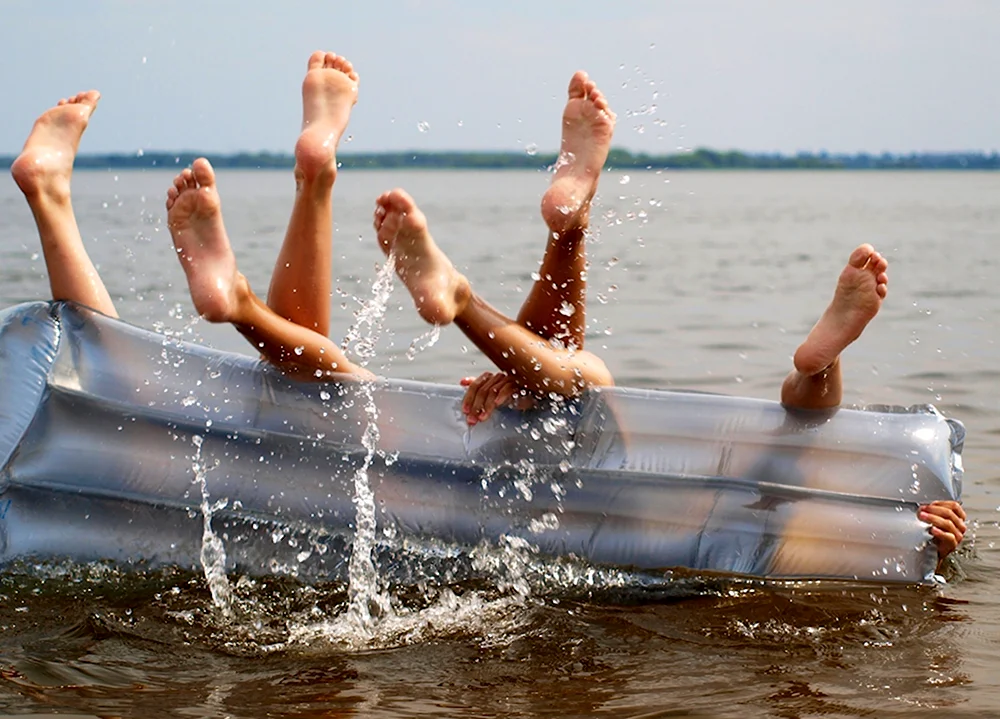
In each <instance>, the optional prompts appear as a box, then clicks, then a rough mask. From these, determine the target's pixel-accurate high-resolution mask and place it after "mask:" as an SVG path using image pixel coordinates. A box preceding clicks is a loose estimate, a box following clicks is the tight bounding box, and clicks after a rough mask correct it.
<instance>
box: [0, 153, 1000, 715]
mask: <svg viewBox="0 0 1000 719" xmlns="http://www.w3.org/2000/svg"><path fill="white" fill-rule="evenodd" d="M169 179H170V175H169V174H168V173H166V172H147V173H132V172H129V173H126V172H119V173H114V172H108V173H99V172H92V173H78V175H77V176H76V178H75V179H74V196H75V206H76V211H77V217H78V220H79V222H80V225H81V228H82V230H83V235H84V237H85V239H86V241H87V244H88V249H89V250H90V251H91V253H92V255H93V257H94V259H95V261H96V262H97V263H98V264H99V265H100V269H101V273H102V275H103V276H104V278H105V280H106V282H107V284H108V286H109V289H110V290H111V293H112V296H113V297H115V299H116V302H117V304H118V308H119V311H120V313H121V314H122V316H123V317H124V318H126V319H128V320H130V321H132V322H135V323H136V324H141V325H145V326H149V327H157V328H160V329H161V330H164V331H166V330H169V331H173V332H181V333H183V334H184V335H185V336H187V337H189V338H191V339H194V340H197V341H204V342H207V343H210V344H212V345H214V346H216V347H219V348H222V349H228V350H233V351H240V352H245V351H247V347H246V346H245V345H244V343H243V340H242V339H241V338H240V337H239V336H238V335H237V334H236V333H235V332H234V331H232V330H231V329H229V328H224V327H213V326H208V325H206V324H205V323H204V322H199V321H196V320H195V319H194V318H193V317H192V316H191V310H190V304H189V301H188V299H187V296H186V291H185V285H184V280H183V275H182V273H181V270H180V268H179V266H178V265H177V262H176V259H175V258H174V257H173V252H172V250H171V247H170V241H169V237H168V234H167V231H166V227H165V225H164V217H163V215H164V213H163V211H162V197H163V192H164V190H165V188H166V186H167V183H168V182H169ZM547 180H548V178H547V176H546V175H545V174H544V173H519V172H507V173H473V172H433V173H416V172H392V173H383V172H352V173H343V174H342V175H341V177H340V179H339V180H338V185H337V189H336V198H335V200H336V207H335V212H336V224H337V231H336V235H335V267H334V277H335V287H336V296H335V297H334V321H333V324H334V328H333V335H334V336H335V337H342V336H343V335H344V333H345V332H346V331H347V329H348V327H349V326H350V325H351V324H352V323H353V320H354V313H355V312H357V311H358V309H359V308H360V301H361V300H363V299H365V298H367V297H368V296H370V288H371V283H372V281H373V279H374V276H375V270H376V264H377V263H379V262H380V261H381V259H382V258H381V255H380V253H379V252H378V249H377V247H376V245H375V242H374V237H373V233H372V231H371V229H370V217H371V210H372V200H373V198H374V197H375V196H376V194H378V192H381V191H382V190H384V189H387V188H389V187H392V186H394V185H400V186H403V187H406V188H407V189H408V190H410V192H411V193H412V194H413V195H414V196H415V197H416V198H417V200H418V201H419V202H420V203H421V205H422V207H423V209H424V211H425V212H426V214H427V215H428V218H429V219H430V222H431V227H432V230H433V232H434V234H435V236H436V238H437V240H438V242H439V244H440V245H441V246H442V248H443V249H444V250H445V251H446V252H447V253H449V255H450V256H451V257H452V259H453V261H454V262H455V264H456V265H458V266H459V267H460V269H461V270H462V271H463V272H465V273H466V274H467V275H468V276H469V277H470V279H471V280H472V282H473V283H474V285H475V286H476V287H477V289H478V290H479V291H480V292H481V293H482V294H483V295H484V296H485V297H487V298H489V299H490V300H491V301H493V302H495V303H496V304H497V305H498V306H499V307H500V308H501V309H504V310H505V311H508V312H510V313H514V312H516V310H517V307H518V304H519V302H520V298H521V297H522V296H523V293H524V290H525V289H526V288H527V287H528V285H529V284H530V282H531V273H532V272H533V271H534V270H535V269H536V268H537V260H538V258H539V257H540V254H541V249H542V245H543V242H544V239H545V232H544V228H543V227H542V225H541V223H540V220H539V219H538V210H537V207H538V198H539V196H540V194H541V192H542V191H543V190H544V188H545V186H546V183H547ZM220 187H221V193H222V198H223V206H224V211H225V214H226V219H227V224H228V227H229V233H230V236H231V238H232V239H233V242H234V245H235V246H236V251H237V256H238V258H239V260H240V263H241V267H242V269H243V271H244V272H245V273H246V274H247V276H248V277H249V278H250V280H251V283H252V285H253V286H254V287H255V288H256V289H257V290H258V291H259V292H261V293H263V292H264V291H266V288H267V283H268V277H269V274H270V269H271V266H272V265H273V262H274V257H275V255H276V252H277V248H278V246H279V245H280V242H281V239H282V236H283V230H284V225H285V222H286V221H287V215H288V210H289V207H290V203H291V197H292V191H293V185H292V182H291V178H290V176H289V175H288V174H286V173H280V172H274V173H271V172H229V173H222V174H221V175H220ZM0 218H2V222H0V280H2V281H0V303H2V305H4V306H6V305H9V304H12V303H15V302H19V301H23V300H29V299H37V298H41V297H45V296H46V294H47V291H48V290H47V284H46V281H45V274H44V266H43V263H42V260H41V258H40V248H39V247H38V243H37V239H36V234H35V230H34V228H33V224H32V221H31V216H30V213H29V212H28V210H27V208H26V206H25V205H24V202H23V200H22V199H21V197H20V196H19V194H18V193H17V189H16V187H14V185H13V183H11V182H0ZM594 229H595V232H596V237H595V238H594V240H593V241H592V243H591V246H590V247H591V262H592V267H591V270H590V272H589V282H590V306H589V307H588V318H589V326H590V332H589V337H588V343H589V348H590V349H593V350H596V351H598V352H599V353H600V354H602V355H603V356H604V357H605V359H606V360H607V362H608V365H609V366H610V368H611V369H612V371H613V372H614V373H615V374H616V377H617V380H618V382H619V383H620V384H622V385H631V386H644V387H667V388H687V389H698V390H709V391H715V392H725V393H732V394H743V395H750V396H755V397H764V398H776V396H777V392H778V387H779V385H780V382H781V379H782V378H783V377H784V374H785V373H786V371H787V369H788V367H789V365H790V359H789V358H790V355H791V353H792V352H793V351H794V349H795V347H796V345H797V343H798V341H799V340H800V339H801V338H802V337H803V336H804V335H805V333H806V332H807V331H808V329H809V328H810V326H811V325H812V322H813V321H814V320H815V319H816V317H817V316H818V314H819V312H820V311H821V310H822V309H823V307H824V306H825V304H826V302H827V301H828V300H829V297H830V295H831V293H832V288H833V283H834V280H835V278H836V275H837V273H838V272H839V270H840V268H841V267H842V265H843V264H844V262H845V261H846V258H847V256H848V254H849V253H850V251H851V249H852V248H853V247H854V246H855V245H856V244H858V243H859V242H863V241H867V242H872V243H873V244H875V245H876V246H877V247H878V248H879V249H880V250H881V251H882V252H883V253H884V254H886V255H887V256H888V258H889V260H890V262H891V266H890V292H889V297H888V299H887V301H886V303H885V305H884V307H883V310H882V313H881V315H880V317H879V318H878V319H877V320H876V321H875V323H874V324H873V325H872V326H871V327H870V329H869V330H868V332H867V333H866V334H865V336H864V337H863V338H862V339H861V341H859V342H858V343H857V344H856V345H855V346H854V347H852V348H851V349H850V350H849V352H848V354H847V355H845V377H846V383H847V391H846V396H847V401H849V402H858V403H863V402H880V403H881V402H889V403H895V404H918V403H928V402H930V403H933V404H935V405H937V406H938V407H939V408H940V409H941V410H942V411H944V412H945V413H946V414H948V415H950V416H953V417H956V418H958V419H961V420H962V421H963V422H965V424H966V426H967V428H968V430H969V436H968V441H967V444H966V448H965V463H966V470H967V472H966V478H965V496H964V501H965V504H966V508H967V510H968V512H969V514H970V516H971V518H972V519H973V520H974V523H973V524H974V529H973V530H972V531H971V532H970V535H969V537H968V540H967V543H966V546H965V547H964V548H963V550H962V551H961V554H960V556H959V557H958V559H957V561H956V562H955V564H954V566H953V567H952V576H951V581H950V583H949V584H948V585H947V586H945V587H943V588H941V589H927V588H920V589H916V588H905V587H903V588H901V587H890V588H883V587H880V586H868V585H852V584H837V583H804V584H794V585H784V586H779V587H775V586H765V585H762V584H758V583H754V582H727V581H723V580H718V579H710V578H698V577H689V576H681V575H678V576H673V577H668V578H666V579H665V580H664V581H662V582H658V583H656V584H655V585H649V584H644V583H642V582H639V581H638V580H636V581H631V580H630V578H629V577H626V576H621V575H617V574H615V573H608V574H607V576H575V575H572V572H571V571H570V570H569V569H567V568H566V567H555V566H544V565H539V566H533V565H531V563H530V562H529V563H528V564H527V565H525V566H521V567H520V568H519V569H518V570H517V572H515V574H516V577H514V579H515V580H516V581H506V580H505V577H504V576H500V575H502V573H503V571H507V572H510V571H511V569H510V566H511V562H512V558H513V559H517V560H518V561H522V560H523V558H524V556H523V553H517V552H515V553H514V554H513V555H511V556H504V555H502V554H501V555H498V556H495V557H492V561H496V562H497V566H498V570H497V571H498V573H499V574H498V576H499V579H500V580H501V581H498V582H497V583H495V584H492V585H490V586H479V585H468V584H457V585H448V584H446V583H445V584H441V583H440V582H435V583H433V585H431V583H428V585H427V586H418V587H416V588H415V589H414V590H413V591H412V596H410V595H407V596H399V597H396V598H395V601H396V603H397V605H396V612H395V614H394V615H393V617H391V621H390V622H386V623H385V624H384V626H382V627H381V628H380V629H379V631H378V632H377V633H376V636H375V637H374V638H373V639H372V640H371V641H370V642H369V643H368V645H367V646H365V647H362V648H360V649H359V648H357V647H354V648H347V647H346V646H345V644H344V643H343V642H342V641H339V640H338V638H337V637H338V635H337V631H338V628H337V626H336V618H337V617H338V616H340V615H342V614H343V611H344V608H345V606H346V603H347V593H346V589H345V587H343V586H340V585H329V586H324V585H320V586H304V585H301V584H298V583H296V582H294V581H292V580H290V579H289V580H281V579H271V580H266V581H263V580H250V579H248V578H245V577H243V578H240V577H231V578H230V580H231V583H232V591H233V594H234V602H235V607H236V610H235V616H234V618H232V619H226V618H224V617H223V616H222V615H220V614H219V613H218V612H217V611H216V610H215V609H214V606H213V603H212V598H211V595H210V593H209V589H208V587H207V586H206V585H205V580H204V577H202V576H201V575H194V574H187V573H182V572H178V571H159V572H149V573H131V574H127V575H123V574H120V573H118V572H117V571H116V570H115V569H114V568H112V567H105V566H90V567H74V566H62V565H51V566H45V567H35V566H17V567H10V568H7V570H6V571H5V573H3V574H2V575H0V714H2V715H4V716H21V715H35V716H38V715H42V716H44V715H60V716H85V717H93V716H134V717H153V716H199V717H201V716H205V717H226V716H233V717H265V716H278V715H281V716H303V717H306V716H317V717H318V716H342V715H351V714H357V715H360V716H387V717H402V716H416V715H432V716H442V715H445V716H470V717H471V716H485V717H491V716H539V715H543V716H544V715H550V716H588V715H607V716H643V717H650V716H705V717H726V716H739V717H748V716H752V717H756V716H776V717H800V716H819V715H823V716H869V715H878V716H901V717H903V716H905V717H909V716H931V715H935V716H939V715H949V716H959V717H962V716H970V717H971V716H990V715H995V714H996V713H997V712H998V711H1000V710H998V709H997V707H1000V654H998V653H997V651H996V647H997V646H998V644H997V642H998V639H1000V604H998V600H997V597H998V596H1000V579H998V575H997V569H998V565H1000V557H998V549H997V548H996V547H995V543H996V542H997V541H998V539H1000V531H998V524H997V520H998V514H997V512H998V510H1000V507H998V505H1000V497H998V492H1000V319H998V317H1000V243H998V239H1000V175H996V174H976V173H954V174H952V173H821V174H811V173H798V172H795V173H756V172H745V173H733V174H728V173H680V174H678V173H668V174H655V173H641V172H640V173H637V172H630V173H629V174H628V175H624V174H622V173H609V174H607V175H606V176H605V178H604V180H603V185H602V192H601V198H600V204H599V207H597V208H596V210H595V221H594ZM359 298H360V299H359ZM425 330H426V326H425V325H423V324H422V323H421V322H420V320H419V318H417V316H416V313H415V312H414V311H413V308H412V305H411V303H410V300H409V297H408V296H407V295H406V294H405V292H403V291H401V289H400V288H398V287H397V288H396V290H395V292H394V293H393V295H392V296H391V299H390V307H389V311H388V313H387V316H386V320H385V330H384V331H383V333H382V339H381V341H380V343H379V345H378V347H377V355H376V359H375V360H374V362H373V364H372V365H370V366H371V367H372V368H373V369H375V370H376V371H379V372H382V373H384V374H388V375H392V376H397V377H409V378H415V379H423V380H432V381H442V382H452V381H455V380H457V379H458V378H459V377H461V376H463V375H465V374H470V373H474V372H478V371H481V370H482V369H485V368H487V367H488V363H487V362H486V361H485V360H484V359H483V358H481V357H480V356H478V354H477V352H476V351H475V349H474V348H473V347H471V345H469V343H467V342H466V341H465V340H464V338H463V337H462V335H461V334H460V333H459V332H458V331H457V330H454V329H451V328H448V329H446V330H445V331H444V332H443V333H442V337H441V341H440V342H438V344H436V345H435V346H434V347H432V348H430V349H427V350H425V351H422V352H419V353H417V354H416V355H415V356H414V357H413V359H412V360H410V359H407V349H408V348H409V347H410V345H411V343H412V342H413V340H414V339H416V338H418V337H420V336H421V335H423V334H424V332H425ZM0 387H2V384H0ZM488 559H489V558H488ZM501 568H504V569H503V571H502V570H501ZM571 575H572V576H571Z"/></svg>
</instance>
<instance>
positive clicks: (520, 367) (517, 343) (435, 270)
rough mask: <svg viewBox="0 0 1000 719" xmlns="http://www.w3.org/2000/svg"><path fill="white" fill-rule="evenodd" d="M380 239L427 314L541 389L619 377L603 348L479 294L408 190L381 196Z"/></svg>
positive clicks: (567, 388)
mask: <svg viewBox="0 0 1000 719" xmlns="http://www.w3.org/2000/svg"><path fill="white" fill-rule="evenodd" d="M375 227H376V229H377V230H378V238H379V244H380V246H381V247H382V250H383V251H384V252H385V253H386V254H390V253H391V254H392V256H393V257H394V259H395V262H396V272H397V274H398V275H399V277H400V279H401V280H402V281H403V284H405V285H406V287H407V289H408V290H409V291H410V294H411V295H412V296H413V300H414V302H415V303H416V306H417V311H418V312H419V313H420V316H421V317H423V318H424V320H426V321H427V322H430V323H431V324H437V325H446V324H450V323H451V322H455V323H456V324H457V325H458V326H459V328H460V329H461V330H462V331H463V332H464V333H465V334H466V336H467V337H468V338H469V339H470V340H472V341H473V342H474V343H475V344H476V346H477V347H479V349H480V350H482V352H483V353H484V354H485V355H486V356H487V357H489V358H490V359H491V360H492V361H493V362H494V364H496V365H497V367H499V368H500V369H501V370H503V371H504V372H507V373H509V374H510V375H511V376H512V377H514V378H516V381H517V382H518V384H519V385H521V386H522V387H524V388H525V389H528V390H530V391H532V392H534V393H536V394H548V393H556V394H560V395H564V396H572V395H576V394H579V393H580V392H581V391H583V389H585V388H586V387H588V386H593V385H609V384H613V381H612V379H611V375H610V374H609V373H608V371H607V368H606V367H605V366H604V363H603V362H602V361H601V360H600V359H599V358H597V357H596V356H594V355H592V354H590V353H588V352H583V351H578V350H574V349H564V348H562V347H557V346H554V345H553V344H552V343H551V342H549V341H548V340H546V339H545V338H543V337H541V336H539V335H538V334H536V333H535V332H532V331H531V330H529V329H527V328H526V327H524V326H522V325H521V324H518V323H517V322H515V321H514V320H511V319H509V318H508V317H505V316H504V315H502V314H501V313H499V312H497V311H496V310H495V309H493V308H492V307H491V306H490V305H489V304H488V303H486V302H485V301H484V300H483V299H481V298H480V297H479V296H478V295H476V294H475V293H474V292H473V291H472V288H471V287H470V285H469V281H468V280H467V279H466V278H465V276H464V275H462V274H461V273H459V272H458V270H456V269H455V267H454V265H452V264H451V261H450V260H449V259H448V258H447V257H446V256H445V254H444V253H443V252H441V250H440V249H439V248H438V246H437V244H435V242H434V239H433V238H432V237H431V235H430V231H429V230H428V228H427V219H426V218H425V217H424V214H423V212H421V211H420V209H419V208H418V207H417V205H416V203H415V202H414V201H413V198H412V197H410V196H409V195H408V194H407V193H406V192H404V191H403V190H392V191H391V192H387V193H385V194H383V195H382V196H380V197H379V198H378V200H377V204H376V209H375Z"/></svg>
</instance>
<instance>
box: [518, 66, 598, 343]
mask: <svg viewBox="0 0 1000 719" xmlns="http://www.w3.org/2000/svg"><path fill="white" fill-rule="evenodd" d="M614 129H615V115H614V113H613V112H611V110H610V108H609V107H608V102H607V100H606V99H605V97H604V95H603V94H602V93H601V91H600V90H598V89H597V85H596V84H595V83H594V82H593V81H592V80H591V79H590V78H588V77H587V73H585V72H577V73H576V74H575V75H573V78H572V79H571V80H570V83H569V100H568V102H567V103H566V109H565V110H564V111H563V118H562V145H561V147H560V153H559V160H558V161H557V163H556V172H555V177H554V178H553V180H552V185H551V186H550V187H549V189H548V191H547V192H546V193H545V195H544V196H543V197H542V218H543V219H544V220H545V224H546V225H547V226H548V230H549V236H548V242H547V244H546V247H545V255H544V256H543V258H542V265H541V268H540V269H539V271H538V274H539V279H538V280H537V281H536V282H535V283H534V285H533V286H532V288H531V290H530V291H529V293H528V297H527V298H526V299H525V302H524V304H523V305H522V306H521V311H520V312H519V313H518V315H517V321H518V323H519V324H521V325H523V326H524V327H527V328H528V329H530V330H533V331H534V332H536V333H538V334H539V335H540V336H541V337H544V338H546V339H557V340H559V341H560V342H561V343H562V344H565V345H567V346H572V347H576V348H577V349H582V348H583V339H584V335H585V333H586V331H587V322H586V311H585V310H586V289H587V282H586V279H585V278H586V270H587V257H586V251H585V247H584V245H585V242H584V241H585V236H586V232H587V227H588V226H589V224H590V204H591V202H592V200H593V199H594V194H595V193H596V192H597V183H598V180H599V179H600V176H601V170H602V168H603V167H604V161H605V160H606V159H607V157H608V150H609V149H610V148H611V137H612V134H613V133H614Z"/></svg>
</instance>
